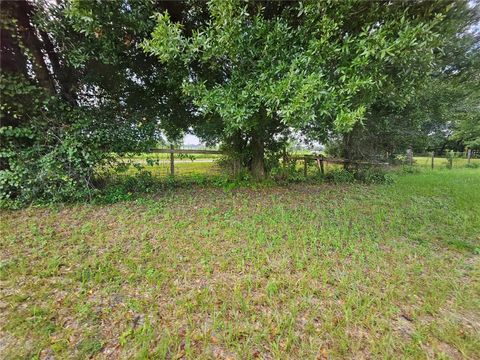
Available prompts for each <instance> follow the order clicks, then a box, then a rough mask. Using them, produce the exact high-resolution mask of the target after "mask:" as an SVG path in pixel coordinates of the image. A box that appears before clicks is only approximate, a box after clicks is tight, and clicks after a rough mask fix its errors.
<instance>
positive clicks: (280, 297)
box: [0, 169, 480, 359]
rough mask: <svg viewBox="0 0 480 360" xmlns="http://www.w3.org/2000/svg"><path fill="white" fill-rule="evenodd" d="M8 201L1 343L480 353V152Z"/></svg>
mask: <svg viewBox="0 0 480 360" xmlns="http://www.w3.org/2000/svg"><path fill="white" fill-rule="evenodd" d="M1 216H2V221H1V224H0V259H1V267H0V279H1V284H0V307H1V313H2V316H1V317H0V353H1V354H2V358H7V359H15V358H31V357H34V358H35V357H38V358H43V359H46V358H52V356H54V357H55V358H59V359H61V358H86V357H94V358H100V359H101V358H125V359H127V358H128V359H130V358H155V359H161V358H170V359H178V358H189V359H198V358H199V359H203V358H216V359H253V358H264V359H287V358H291V359H304V358H305V359H327V358H328V359H330V358H339V359H343V358H351V359H365V358H380V359H384V358H392V359H399V358H415V359H418V358H419V359H422V358H424V359H426V358H437V359H445V358H453V359H460V358H467V359H475V358H480V336H479V334H480V259H479V253H480V169H454V170H451V171H449V170H435V171H429V170H425V171H422V172H421V173H419V174H410V175H401V176H399V177H398V179H397V182H396V184H394V185H376V186H365V185H354V184H352V185H342V186H334V185H327V184H323V185H306V184H298V185H292V186H289V187H270V188H264V189H257V190H251V189H237V190H234V191H229V192H226V191H223V190H221V189H216V188H196V187H192V188H190V189H180V190H172V191H170V192H166V193H163V194H158V195H156V196H150V197H145V198H142V199H139V200H136V201H131V202H124V203H118V204H115V205H110V206H98V205H72V206H65V207H55V208H33V207H32V208H27V209H24V210H19V211H3V212H2V213H1Z"/></svg>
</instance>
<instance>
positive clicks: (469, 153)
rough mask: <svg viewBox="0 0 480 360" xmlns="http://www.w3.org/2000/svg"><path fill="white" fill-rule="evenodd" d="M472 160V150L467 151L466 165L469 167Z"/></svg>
mask: <svg viewBox="0 0 480 360" xmlns="http://www.w3.org/2000/svg"><path fill="white" fill-rule="evenodd" d="M471 160H472V149H467V164H468V165H470V162H471Z"/></svg>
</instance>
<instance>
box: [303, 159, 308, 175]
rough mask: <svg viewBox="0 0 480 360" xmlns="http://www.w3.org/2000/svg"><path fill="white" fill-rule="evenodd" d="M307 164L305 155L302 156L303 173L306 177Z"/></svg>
mask: <svg viewBox="0 0 480 360" xmlns="http://www.w3.org/2000/svg"><path fill="white" fill-rule="evenodd" d="M307 166H308V162H307V157H306V156H304V157H303V175H305V177H307Z"/></svg>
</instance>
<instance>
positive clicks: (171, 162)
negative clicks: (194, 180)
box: [170, 144, 175, 176]
mask: <svg viewBox="0 0 480 360" xmlns="http://www.w3.org/2000/svg"><path fill="white" fill-rule="evenodd" d="M170 150H171V151H170V175H172V176H174V175H175V164H174V160H173V144H171V145H170Z"/></svg>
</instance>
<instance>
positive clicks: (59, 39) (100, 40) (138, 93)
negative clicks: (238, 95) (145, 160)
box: [0, 0, 195, 200]
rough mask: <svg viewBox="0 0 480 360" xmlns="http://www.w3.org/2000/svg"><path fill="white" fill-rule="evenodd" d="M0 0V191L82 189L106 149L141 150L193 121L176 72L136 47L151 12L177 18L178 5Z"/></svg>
mask: <svg viewBox="0 0 480 360" xmlns="http://www.w3.org/2000/svg"><path fill="white" fill-rule="evenodd" d="M1 6H2V12H1V16H2V29H1V36H2V56H1V70H2V74H1V77H2V78H1V80H2V81H1V92H2V98H1V126H0V136H1V146H2V148H1V152H0V159H1V160H0V166H1V168H0V190H1V191H0V198H2V199H3V198H17V199H24V200H30V199H34V198H45V199H49V198H53V197H55V198H61V199H70V198H72V197H76V196H84V195H85V193H90V192H91V190H93V189H94V188H95V185H96V184H95V173H96V171H97V170H99V169H101V168H102V165H103V164H105V162H106V161H108V160H109V159H112V157H111V156H110V154H111V153H112V152H117V153H122V152H127V151H140V150H142V149H146V148H148V147H150V146H152V144H154V143H155V141H156V140H158V139H159V136H160V133H166V134H167V135H168V136H169V137H170V138H172V139H175V138H177V137H179V136H180V135H181V133H182V131H185V130H186V129H187V128H188V126H189V125H190V124H191V122H192V121H191V119H190V118H192V117H194V116H195V113H194V112H193V111H192V109H191V108H190V107H189V105H188V102H186V101H184V100H185V98H184V97H183V96H181V95H182V94H181V92H180V88H179V86H178V83H179V81H180V79H179V78H178V76H181V75H182V73H181V71H171V69H169V68H168V67H167V66H158V62H157V61H156V60H155V59H154V58H153V57H151V56H149V55H147V54H145V53H144V52H143V51H142V50H141V49H139V47H138V45H139V44H140V43H141V41H142V40H143V39H144V38H145V37H146V36H148V35H149V34H150V33H151V32H152V31H153V29H154V26H155V21H154V19H152V18H151V16H152V14H153V13H154V12H156V11H165V10H168V11H169V13H171V14H172V16H173V18H175V19H176V20H179V19H180V18H181V17H182V16H183V4H182V3H177V2H170V1H165V2H151V1H136V0H129V1H123V0H116V1H108V2H96V1H80V0H73V1H68V2H58V3H54V2H47V1H45V2H42V1H36V2H31V1H26V0H21V1H2V2H1ZM175 75H177V77H175Z"/></svg>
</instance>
